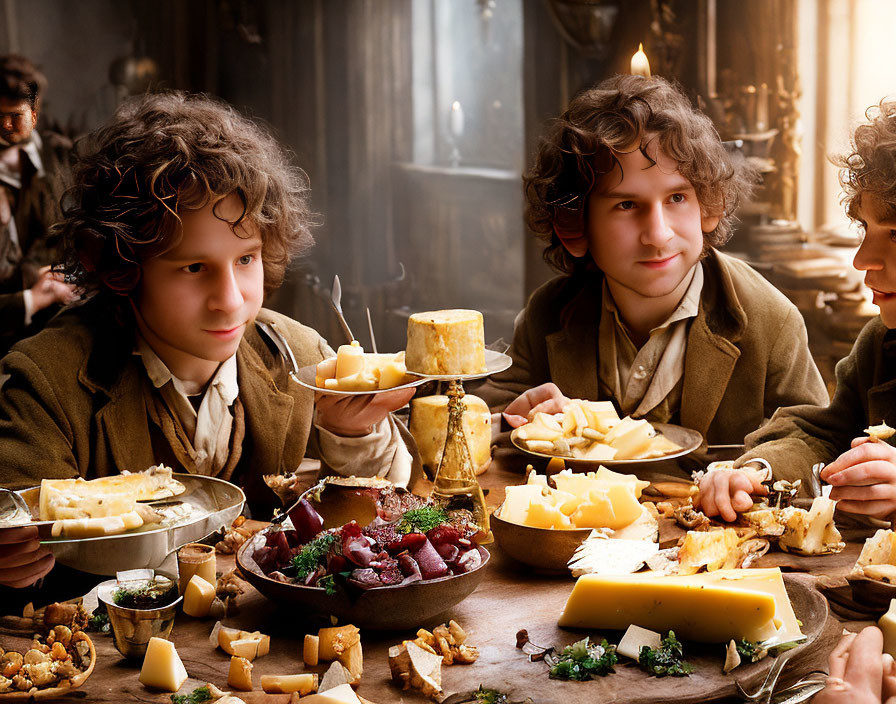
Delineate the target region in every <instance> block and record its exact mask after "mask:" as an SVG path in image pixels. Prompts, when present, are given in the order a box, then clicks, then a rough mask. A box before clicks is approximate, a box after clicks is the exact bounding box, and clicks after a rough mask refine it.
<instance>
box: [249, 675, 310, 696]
mask: <svg viewBox="0 0 896 704" xmlns="http://www.w3.org/2000/svg"><path fill="white" fill-rule="evenodd" d="M261 688H262V689H263V690H264V691H265V693H266V694H292V693H293V692H298V693H299V695H300V696H302V695H305V694H308V693H310V692H313V691H314V690H315V689H317V675H316V674H314V673H311V672H303V673H302V674H299V675H262V676H261Z"/></svg>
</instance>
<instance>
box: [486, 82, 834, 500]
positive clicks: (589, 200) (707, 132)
mask: <svg viewBox="0 0 896 704" xmlns="http://www.w3.org/2000/svg"><path fill="white" fill-rule="evenodd" d="M524 181H525V187H526V197H527V200H528V207H527V213H526V214H527V221H528V224H529V226H530V228H531V229H532V230H534V231H535V232H536V233H537V234H538V235H539V237H540V238H541V239H543V240H544V241H545V242H546V248H545V250H544V258H545V260H546V261H547V262H548V263H549V264H550V265H551V266H552V267H553V268H554V269H556V270H558V271H560V272H561V276H559V277H557V278H555V279H553V280H551V281H549V282H548V283H547V284H545V285H544V286H542V287H541V288H539V289H538V290H537V291H535V292H534V293H533V294H532V297H531V298H530V299H529V302H528V305H527V306H526V308H525V310H523V312H522V313H521V314H520V316H519V317H518V318H517V323H516V326H515V331H514V338H513V344H512V346H511V349H510V354H511V356H512V357H513V366H512V367H511V368H510V369H509V370H508V371H507V372H505V373H503V374H500V375H497V376H496V377H494V378H493V380H492V381H491V383H490V384H488V385H487V386H486V387H485V389H484V390H483V391H482V394H483V395H484V396H485V397H486V398H487V399H488V400H489V402H490V403H491V404H492V406H493V407H497V408H501V404H502V403H507V402H508V401H510V403H509V405H507V406H506V408H504V418H505V419H506V420H507V421H508V423H509V424H510V425H511V426H518V425H520V424H522V423H523V422H525V419H526V416H528V415H530V414H531V413H532V412H534V411H547V412H556V411H558V410H559V409H560V408H562V407H563V406H564V405H565V404H566V403H567V401H568V398H570V397H573V398H585V399H591V400H605V399H609V400H612V401H613V402H614V403H615V405H616V406H617V410H618V411H620V413H621V414H623V415H631V416H633V417H637V418H646V419H648V420H650V421H655V422H663V423H675V424H680V425H683V426H685V427H688V428H693V429H695V430H698V431H699V432H700V433H701V434H702V435H703V437H704V438H705V439H706V441H707V442H708V443H709V444H729V443H738V444H739V443H741V442H742V441H743V438H744V436H745V435H746V434H747V433H749V432H751V431H753V430H755V429H756V428H757V427H759V425H761V424H762V423H763V422H764V421H765V420H766V419H767V418H770V417H771V415H772V414H773V413H774V411H775V410H776V409H777V408H778V407H779V406H787V405H793V404H795V403H825V402H826V400H827V394H826V392H825V388H824V384H823V383H822V380H821V376H820V375H819V373H818V370H817V369H816V367H815V364H814V363H813V361H812V358H811V356H810V354H809V350H808V347H807V335H806V329H805V324H804V322H803V319H802V317H801V316H800V314H799V311H797V309H796V308H795V307H794V306H793V305H792V304H791V303H790V302H789V301H788V300H787V299H786V298H785V297H784V296H783V295H782V294H781V293H779V292H778V291H777V290H776V289H775V288H774V287H773V286H771V284H769V283H768V282H766V281H765V280H764V279H763V278H762V277H761V276H760V275H759V274H757V273H756V272H755V271H753V270H752V269H751V268H750V267H749V266H748V265H746V264H744V263H743V262H741V261H738V260H736V259H733V258H731V257H728V256H726V255H724V254H722V253H720V252H719V251H718V250H717V249H716V247H718V246H721V245H723V244H724V243H725V242H726V241H727V240H728V238H729V237H730V235H731V232H732V221H733V217H734V211H735V209H736V207H737V205H738V203H739V202H740V201H741V200H742V199H743V198H745V197H746V196H747V195H748V194H749V192H750V190H751V187H752V174H751V173H750V170H749V169H748V167H746V165H745V164H744V163H743V162H742V161H740V162H738V161H735V160H734V159H733V158H732V157H731V155H729V153H728V152H727V150H726V149H725V146H724V145H723V144H722V142H721V141H720V139H719V136H718V133H717V132H716V130H715V129H714V127H713V125H712V122H711V121H710V120H709V118H708V117H706V116H705V115H703V114H702V113H700V112H699V111H697V110H696V109H694V108H693V107H692V106H691V104H690V103H689V101H688V100H687V98H686V97H685V96H684V95H683V94H682V93H681V92H680V91H679V90H678V89H677V88H675V87H674V86H672V85H671V84H670V83H668V82H666V81H665V80H663V79H661V78H656V77H654V78H643V77H640V76H617V77H615V78H612V79H609V80H607V81H605V82H604V83H602V84H600V85H599V86H597V87H596V88H594V89H592V90H588V91H586V92H584V93H582V94H580V95H578V96H577V97H576V98H574V99H573V101H572V102H571V103H570V105H569V107H568V109H567V110H566V112H564V113H563V114H562V115H561V116H560V117H559V118H558V119H557V120H555V121H554V122H553V124H552V125H551V126H550V127H549V129H548V132H547V134H546V135H545V137H544V138H543V140H542V142H541V145H540V148H539V150H538V154H537V157H536V160H535V165H534V167H533V168H532V170H531V171H530V172H529V173H528V174H527V175H526V176H525V178H524ZM757 488H758V487H757Z"/></svg>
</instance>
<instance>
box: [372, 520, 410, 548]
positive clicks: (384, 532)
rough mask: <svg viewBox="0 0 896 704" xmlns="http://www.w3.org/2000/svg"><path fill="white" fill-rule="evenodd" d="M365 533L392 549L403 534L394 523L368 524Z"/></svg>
mask: <svg viewBox="0 0 896 704" xmlns="http://www.w3.org/2000/svg"><path fill="white" fill-rule="evenodd" d="M364 535H366V536H368V537H370V538H373V539H374V540H375V541H376V542H377V543H379V544H380V545H382V546H383V547H384V548H386V549H389V550H391V549H392V546H393V545H397V544H398V543H400V542H401V539H402V537H403V536H402V535H401V533H399V532H398V531H397V530H395V524H394V523H384V524H383V525H379V526H368V527H367V528H365V529H364Z"/></svg>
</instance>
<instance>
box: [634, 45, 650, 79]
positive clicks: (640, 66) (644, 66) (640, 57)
mask: <svg viewBox="0 0 896 704" xmlns="http://www.w3.org/2000/svg"><path fill="white" fill-rule="evenodd" d="M631 73H632V75H633V76H644V77H645V78H650V62H649V61H648V60H647V54H645V53H644V45H643V44H642V43H640V42H638V50H637V51H636V52H635V53H634V54H633V55H632V63H631Z"/></svg>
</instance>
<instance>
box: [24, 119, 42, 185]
mask: <svg viewBox="0 0 896 704" xmlns="http://www.w3.org/2000/svg"><path fill="white" fill-rule="evenodd" d="M42 147H43V140H41V138H40V135H39V134H38V133H37V130H34V131H33V132H32V133H31V139H29V140H28V143H27V144H26V145H25V146H24V147H22V152H23V153H24V154H25V155H26V156H27V157H28V159H29V161H30V162H31V165H32V166H33V167H34V171H35V175H37V176H44V175H45V174H46V172H45V171H44V162H43V160H42V159H41V158H40V150H41V148H42Z"/></svg>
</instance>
